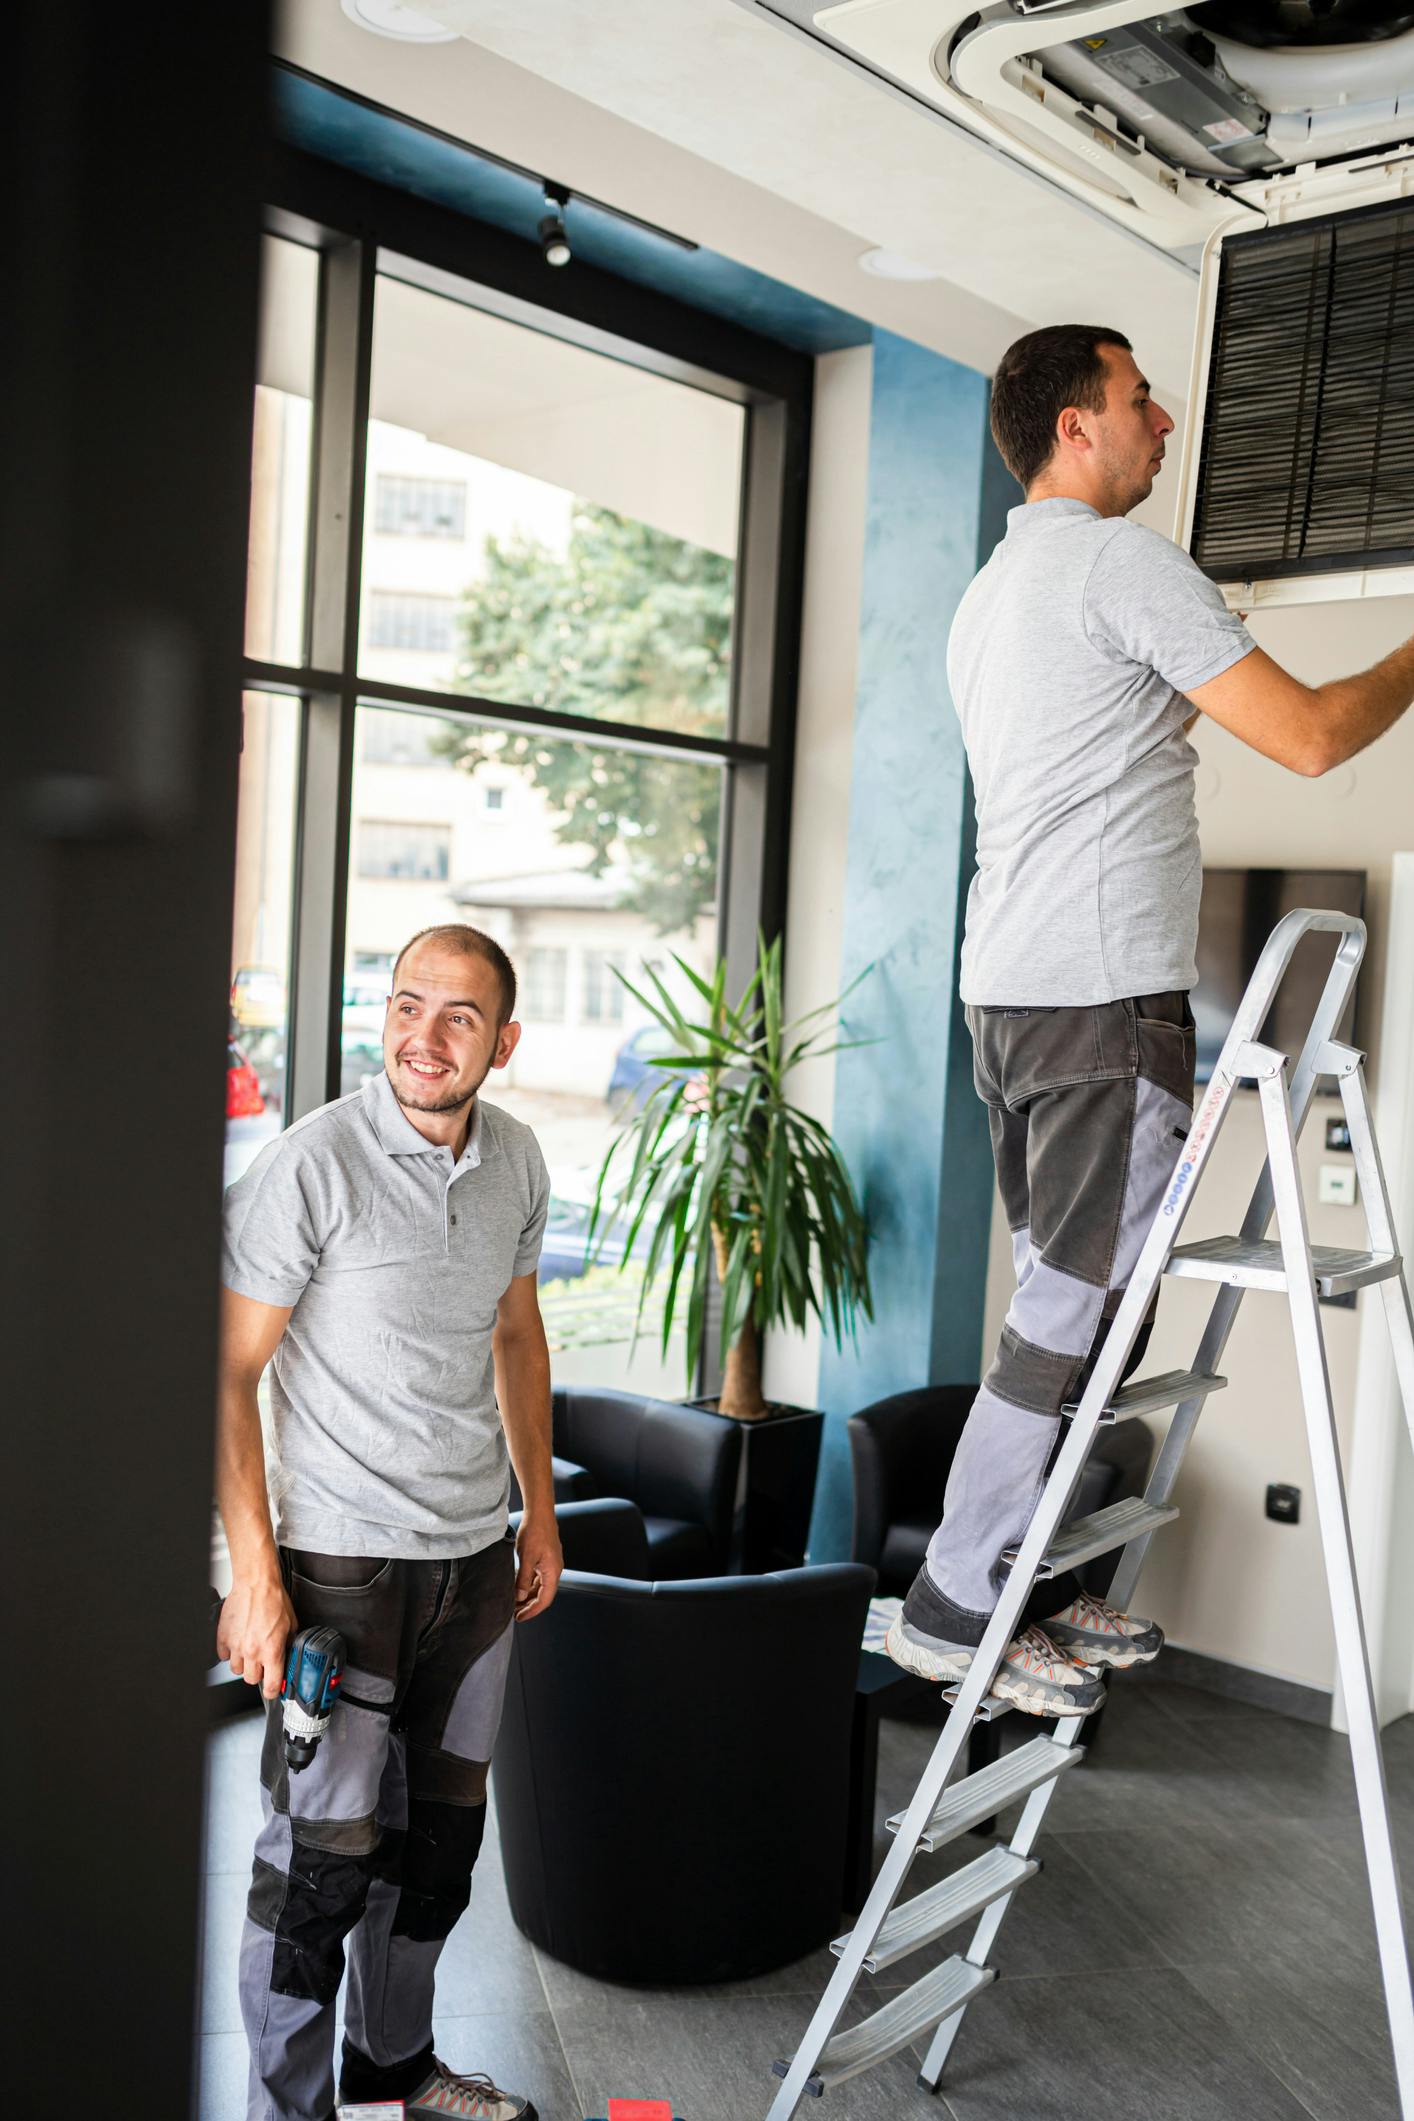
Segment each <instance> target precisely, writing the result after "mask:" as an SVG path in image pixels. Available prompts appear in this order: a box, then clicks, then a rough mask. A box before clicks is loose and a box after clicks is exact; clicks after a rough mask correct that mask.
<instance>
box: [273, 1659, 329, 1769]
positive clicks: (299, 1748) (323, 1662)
mask: <svg viewBox="0 0 1414 2121" xmlns="http://www.w3.org/2000/svg"><path fill="white" fill-rule="evenodd" d="M343 1675H344V1638H343V1636H342V1635H341V1634H340V1633H339V1631H338V1629H337V1628H301V1629H300V1630H299V1632H298V1634H296V1635H292V1636H291V1637H290V1646H289V1649H288V1651H287V1652H286V1656H285V1677H284V1682H283V1684H282V1685H281V1688H280V1699H281V1701H282V1702H283V1704H284V1730H285V1765H286V1766H287V1767H288V1768H289V1770H290V1772H291V1774H293V1775H298V1774H299V1773H300V1771H301V1770H302V1769H303V1768H307V1767H308V1766H309V1763H310V1761H311V1760H312V1759H313V1758H314V1754H315V1749H316V1747H317V1746H318V1744H319V1741H320V1739H321V1738H322V1737H323V1736H324V1733H325V1732H326V1731H327V1730H328V1728H329V1718H330V1717H331V1716H332V1715H333V1713H334V1705H335V1703H336V1702H337V1700H338V1698H339V1682H340V1680H341V1679H342V1678H343Z"/></svg>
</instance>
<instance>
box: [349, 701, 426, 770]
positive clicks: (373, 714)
mask: <svg viewBox="0 0 1414 2121" xmlns="http://www.w3.org/2000/svg"><path fill="white" fill-rule="evenodd" d="M443 727H444V724H443V723H442V722H441V720H440V719H439V718H437V717H435V716H433V715H426V714H383V713H380V711H379V710H378V708H376V707H370V708H369V710H368V712H367V713H366V714H365V715H364V717H363V721H362V724H361V732H360V733H361V739H362V741H361V744H360V747H359V756H360V757H361V758H363V759H365V760H367V762H368V763H369V764H370V765H374V766H436V765H440V764H441V762H442V761H441V753H440V752H439V750H438V748H437V746H438V739H439V737H440V736H441V734H442V730H443Z"/></svg>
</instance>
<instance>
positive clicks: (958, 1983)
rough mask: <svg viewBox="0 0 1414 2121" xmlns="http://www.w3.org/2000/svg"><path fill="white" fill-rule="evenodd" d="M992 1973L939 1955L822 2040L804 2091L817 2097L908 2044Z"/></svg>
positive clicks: (780, 2069)
mask: <svg viewBox="0 0 1414 2121" xmlns="http://www.w3.org/2000/svg"><path fill="white" fill-rule="evenodd" d="M996 1978H997V1975H996V1968H995V1967H991V1966H973V1965H972V1964H971V1963H970V1961H968V1960H966V1959H945V1960H944V1961H943V1964H942V1965H941V1966H937V1967H934V1969H933V1971H932V1973H931V1974H925V1975H924V1976H923V1979H922V1980H921V1981H915V1982H914V1984H913V1986H912V1988H906V1989H905V1990H904V1991H903V1994H902V1995H901V1996H895V1997H894V1998H893V2000H892V2002H889V2003H886V2004H885V2005H884V2007H883V2009H882V2010H878V2011H875V2012H874V2013H873V2014H872V2016H870V2017H868V2018H864V2019H862V2020H861V2021H860V2023H859V2024H858V2025H851V2026H850V2027H848V2029H847V2030H846V2031H844V2032H842V2033H836V2034H835V2036H834V2038H833V2039H832V2040H827V2041H826V2042H825V2045H824V2047H823V2048H822V2049H821V2050H820V2060H819V2062H818V2064H817V2065H816V2068H815V2072H814V2074H813V2075H812V2076H810V2077H808V2078H807V2079H806V2082H805V2089H806V2091H807V2092H810V2093H812V2094H813V2095H814V2096H815V2097H816V2098H818V2097H819V2096H820V2094H821V2092H823V2091H827V2090H828V2089H829V2087H830V2086H831V2085H832V2084H843V2083H844V2081H845V2079H846V2078H847V2077H854V2076H857V2075H858V2074H859V2072H860V2070H862V2069H872V2068H873V2066H874V2064H875V2063H876V2062H884V2061H886V2060H887V2059H888V2057H889V2056H890V2055H896V2054H897V2053H898V2051H899V2049H900V2048H903V2047H909V2046H911V2045H912V2043H913V2042H914V2041H915V2040H916V2039H917V2038H918V2036H919V2034H920V2033H926V2032H931V2030H932V2029H933V2027H934V2026H935V2025H940V2024H941V2023H942V2021H943V2019H944V2018H950V2017H951V2016H952V2014H953V2012H954V2011H960V2010H961V2009H962V2007H963V2005H964V2004H965V2003H970V2002H971V2001H972V1998H973V1997H974V1996H975V1995H976V1994H977V1992H978V1990H979V1989H984V1988H986V1986H987V1984H988V1982H990V1981H995V1980H996ZM771 2066H772V2069H773V2070H774V2072H775V2074H776V2076H778V2077H784V2076H785V2075H786V2074H787V2073H788V2071H789V2069H790V2064H789V2063H788V2062H775V2063H773V2064H772V2065H771Z"/></svg>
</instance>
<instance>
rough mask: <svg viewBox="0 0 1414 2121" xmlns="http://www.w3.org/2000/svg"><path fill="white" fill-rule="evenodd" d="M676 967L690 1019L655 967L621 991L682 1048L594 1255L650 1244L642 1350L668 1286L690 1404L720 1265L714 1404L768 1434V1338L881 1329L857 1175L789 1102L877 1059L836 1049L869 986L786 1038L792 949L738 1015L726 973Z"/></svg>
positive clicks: (660, 1069) (609, 1170)
mask: <svg viewBox="0 0 1414 2121" xmlns="http://www.w3.org/2000/svg"><path fill="white" fill-rule="evenodd" d="M674 962H675V963H676V965H677V967H678V969H679V971H680V972H681V974H682V976H683V978H684V979H685V980H686V981H687V983H688V986H689V988H690V989H691V994H692V999H691V1000H690V1001H689V1002H688V1003H687V1008H686V1010H685V1009H684V1008H680V1007H679V1005H678V1003H677V1001H676V1000H675V999H674V997H673V995H672V994H671V992H670V991H669V989H668V988H667V987H666V986H665V985H664V983H663V981H662V980H661V979H660V978H659V977H658V975H657V973H656V972H655V971H654V970H653V968H652V967H651V966H649V965H645V967H644V984H643V986H642V987H639V986H635V985H634V984H633V982H632V981H630V980H628V979H627V978H625V976H624V975H623V974H622V973H619V975H618V976H619V978H620V979H621V980H623V983H624V985H625V986H626V987H627V988H628V991H629V992H630V994H632V995H633V997H634V999H635V1000H636V1001H637V1002H638V1003H639V1004H640V1006H641V1007H642V1008H644V1009H646V1010H647V1011H648V1013H649V1015H650V1016H651V1017H653V1018H654V1019H655V1021H656V1022H657V1023H658V1024H660V1025H661V1026H662V1028H663V1030H664V1032H665V1033H666V1034H667V1036H668V1039H669V1040H670V1042H671V1044H670V1050H668V1051H667V1052H665V1053H662V1054H660V1055H658V1056H656V1057H655V1058H654V1059H653V1060H652V1061H651V1062H650V1064H649V1065H650V1066H651V1068H652V1069H653V1070H654V1071H655V1072H656V1073H657V1074H658V1076H659V1080H658V1082H657V1083H656V1084H655V1086H654V1087H653V1089H652V1090H651V1092H650V1094H649V1095H648V1097H647V1099H646V1100H645V1101H644V1102H643V1103H642V1104H641V1105H638V1106H635V1107H633V1108H632V1109H631V1110H630V1111H629V1113H628V1115H627V1117H626V1118H625V1119H624V1121H623V1123H622V1125H621V1127H620V1128H619V1131H618V1133H617V1134H616V1136H615V1138H614V1140H613V1141H612V1142H611V1144H610V1146H609V1150H608V1153H607V1154H606V1156H605V1158H604V1162H603V1164H602V1166H601V1168H600V1172H599V1179H598V1184H597V1186H596V1189H595V1197H594V1208H593V1213H592V1216H591V1219H590V1241H591V1244H593V1242H594V1239H595V1235H596V1232H600V1231H601V1230H602V1231H603V1233H604V1234H605V1235H607V1229H608V1226H610V1225H612V1226H613V1227H614V1228H615V1229H616V1230H618V1231H621V1232H623V1235H624V1247H623V1259H622V1263H621V1264H622V1265H623V1266H627V1265H628V1263H629V1261H630V1259H631V1258H635V1257H636V1256H637V1255H635V1253H634V1242H635V1240H636V1238H637V1237H638V1235H639V1233H640V1231H645V1230H646V1231H649V1232H650V1233H651V1234H650V1237H649V1244H648V1251H647V1256H646V1259H645V1261H644V1275H643V1287H642V1290H641V1292H640V1295H639V1305H638V1319H637V1321H636V1322H635V1338H637V1333H638V1328H639V1325H641V1322H642V1318H643V1312H644V1307H645V1305H646V1303H647V1301H648V1298H649V1295H650V1293H651V1291H652V1290H653V1288H654V1287H655V1285H656V1283H657V1281H658V1277H659V1276H660V1275H661V1274H666V1276H667V1287H666V1291H665V1294H664V1299H663V1314H662V1326H661V1334H662V1344H663V1349H664V1352H665V1353H666V1352H667V1347H668V1343H669V1339H670V1336H671V1334H672V1330H673V1326H674V1323H675V1321H676V1319H677V1318H678V1315H679V1313H680V1312H683V1313H684V1314H685V1323H686V1328H687V1375H688V1390H689V1391H691V1389H692V1384H693V1381H694V1380H695V1378H696V1376H697V1367H698V1358H699V1356H700V1354H701V1350H702V1344H703V1338H704V1334H705V1331H706V1322H707V1305H708V1295H709V1290H710V1281H711V1276H710V1269H711V1267H712V1266H713V1265H715V1267H716V1272H717V1280H718V1282H719V1284H720V1288H721V1331H720V1356H721V1364H722V1372H723V1375H722V1389H721V1393H720V1396H719V1397H718V1399H717V1400H716V1401H714V1402H710V1404H712V1405H713V1406H714V1408H715V1410H716V1411H717V1412H719V1413H721V1414H724V1415H727V1416H730V1417H733V1418H735V1419H736V1420H739V1421H761V1420H762V1419H764V1418H765V1417H767V1416H768V1415H770V1414H771V1413H772V1412H773V1410H772V1409H771V1408H769V1407H768V1406H767V1404H766V1401H765V1398H764V1395H763V1393H762V1389H761V1336H762V1334H763V1333H764V1332H765V1330H766V1328H767V1327H768V1326H773V1325H791V1326H797V1327H799V1326H803V1325H804V1324H805V1323H806V1320H807V1318H808V1317H809V1316H810V1315H811V1314H812V1313H813V1314H814V1315H815V1316H816V1317H817V1318H818V1319H819V1320H820V1322H821V1324H822V1325H823V1326H824V1328H825V1330H826V1331H827V1332H828V1333H830V1334H831V1335H832V1337H833V1338H834V1340H835V1342H836V1344H837V1345H838V1344H839V1343H840V1342H841V1341H842V1339H843V1337H844V1335H845V1334H846V1333H848V1334H849V1335H850V1336H851V1337H853V1336H854V1334H855V1331H856V1324H857V1320H858V1318H859V1316H860V1315H861V1314H862V1315H863V1316H864V1317H865V1318H868V1317H870V1316H872V1311H871V1302H870V1292H869V1261H868V1251H869V1233H868V1229H867V1226H866V1224H865V1220H864V1215H863V1211H862V1210H861V1208H860V1205H859V1202H858V1200H857V1199H856V1197H855V1192H854V1187H853V1185H852V1184H851V1181H850V1176H849V1172H848V1170H847V1169H846V1167H845V1163H844V1159H843V1158H842V1157H841V1155H840V1152H839V1150H838V1149H837V1148H836V1146H835V1144H834V1142H833V1141H832V1139H831V1138H830V1135H829V1133H828V1132H827V1130H826V1129H825V1128H824V1127H823V1126H821V1124H820V1122H819V1121H818V1120H817V1119H814V1118H812V1117H811V1115H810V1114H809V1113H808V1112H803V1111H802V1110H801V1109H800V1107H799V1106H798V1105H793V1104H792V1103H791V1102H790V1098H789V1095H788V1084H789V1079H790V1076H791V1073H792V1071H793V1070H794V1069H796V1068H798V1067H799V1066H800V1064H801V1062H802V1061H804V1060H806V1059H809V1058H817V1057H819V1056H821V1055H823V1054H826V1053H832V1052H839V1051H841V1050H843V1049H845V1048H847V1047H850V1046H854V1045H861V1044H867V1043H869V1042H868V1041H866V1040H858V1039H846V1038H841V1037H839V1036H838V1035H836V1034H837V1032H838V1028H839V1026H838V1013H839V1010H840V1008H841V1007H842V1006H843V1003H844V1001H845V1000H846V999H847V996H848V994H849V993H852V992H853V989H854V986H857V985H858V984H859V982H858V980H856V981H855V982H854V983H853V986H851V987H850V988H849V989H847V990H846V994H845V995H841V996H840V998H839V1000H838V1001H834V1002H829V1003H826V1004H825V1005H824V1006H823V1007H822V1008H819V1009H814V1010H812V1011H810V1013H809V1014H808V1015H807V1016H804V1017H801V1018H800V1019H798V1020H797V1021H796V1022H794V1023H790V1024H788V1023H786V1022H785V1021H784V1019H783V1012H782V1007H781V945H780V940H779V938H778V939H777V940H776V941H774V942H771V943H767V942H766V941H765V940H764V938H762V939H761V940H759V942H758V946H757V964H756V970H755V972H754V973H753V974H752V976H751V979H750V981H749V982H748V984H747V988H746V991H745V993H744V994H743V995H742V996H741V999H740V1000H739V1001H738V1002H736V1003H735V1004H733V1003H730V1002H729V1001H728V1000H727V993H726V980H727V972H726V965H725V962H724V961H719V962H718V964H717V967H716V970H715V972H714V974H713V976H712V978H711V980H710V981H708V980H705V979H703V978H702V977H701V975H700V974H698V973H697V972H695V971H694V970H693V969H692V967H691V966H690V965H688V964H685V963H684V961H683V960H682V958H680V957H678V956H677V955H676V953H674ZM863 977H864V974H862V973H861V975H860V978H861V979H862V978H863ZM689 1011H690V1014H689V1013H688V1012H689ZM600 1242H602V1237H601V1238H600ZM783 1411H792V1410H783ZM794 1411H799V1410H794ZM814 1418H815V1421H816V1424H817V1429H816V1442H815V1448H816V1450H817V1451H818V1421H819V1417H818V1416H816V1417H814ZM812 1476H813V1465H812Z"/></svg>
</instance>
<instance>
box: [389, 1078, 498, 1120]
mask: <svg viewBox="0 0 1414 2121" xmlns="http://www.w3.org/2000/svg"><path fill="white" fill-rule="evenodd" d="M388 1081H389V1084H390V1085H391V1088H392V1092H393V1095H394V1097H395V1098H396V1099H397V1101H398V1103H399V1104H400V1105H405V1106H406V1107H407V1109H408V1111H409V1112H459V1111H460V1110H461V1108H462V1106H463V1105H469V1104H470V1103H471V1101H472V1099H473V1098H474V1097H475V1095H476V1093H477V1091H478V1090H479V1089H480V1088H481V1083H480V1082H475V1083H473V1084H472V1086H471V1088H470V1089H469V1090H458V1091H457V1092H456V1094H455V1095H454V1096H452V1097H443V1098H439V1099H438V1101H437V1103H436V1104H432V1105H429V1104H426V1103H424V1102H423V1100H422V1099H420V1098H416V1097H404V1096H403V1093H402V1091H401V1090H400V1089H399V1088H398V1086H397V1083H396V1082H395V1081H394V1079H393V1075H392V1071H391V1070H389V1073H388ZM482 1081H483V1082H484V1081H485V1077H484V1076H483V1077H482Z"/></svg>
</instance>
